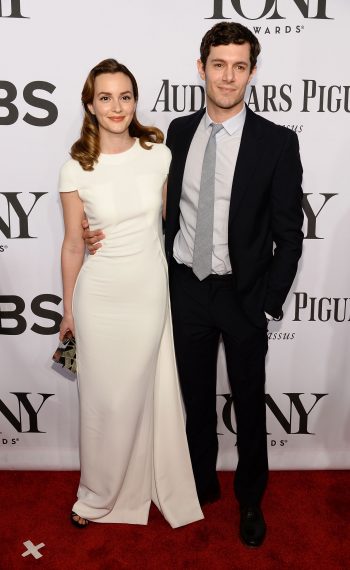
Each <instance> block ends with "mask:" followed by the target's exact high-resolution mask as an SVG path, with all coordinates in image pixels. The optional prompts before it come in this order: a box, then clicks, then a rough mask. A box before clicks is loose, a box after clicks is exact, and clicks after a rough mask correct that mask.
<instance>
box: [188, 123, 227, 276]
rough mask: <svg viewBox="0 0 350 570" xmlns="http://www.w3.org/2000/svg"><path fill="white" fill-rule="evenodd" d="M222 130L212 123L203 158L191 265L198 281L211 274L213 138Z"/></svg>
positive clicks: (214, 143) (214, 145) (214, 148)
mask: <svg viewBox="0 0 350 570" xmlns="http://www.w3.org/2000/svg"><path fill="white" fill-rule="evenodd" d="M222 128H223V126H222V125H220V124H217V125H215V124H213V123H212V131H211V134H210V137H209V140H208V143H207V146H206V149H205V153H204V158H203V166H202V175H201V184H200V190H199V200H198V209H197V223H196V234H195V238H194V249H193V264H192V271H193V273H194V274H195V275H196V276H197V277H198V279H199V280H200V281H202V280H203V279H205V278H206V277H208V275H210V274H211V266H212V253H213V230H214V194H215V163H216V139H215V136H216V133H218V132H219V131H220V130H221V129H222Z"/></svg>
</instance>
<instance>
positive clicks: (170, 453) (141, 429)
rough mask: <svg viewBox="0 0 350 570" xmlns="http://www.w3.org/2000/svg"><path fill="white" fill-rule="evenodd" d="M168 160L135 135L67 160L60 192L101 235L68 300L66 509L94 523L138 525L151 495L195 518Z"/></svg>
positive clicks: (163, 507) (179, 518)
mask: <svg viewBox="0 0 350 570" xmlns="http://www.w3.org/2000/svg"><path fill="white" fill-rule="evenodd" d="M170 160H171V155H170V151H169V150H168V148H167V147H166V146H164V145H160V144H154V145H153V146H152V148H151V149H150V150H145V149H143V148H142V147H141V145H140V144H139V140H138V139H136V141H135V143H134V145H133V146H132V147H131V148H130V149H129V150H127V151H125V152H123V153H120V154H111V155H106V154H101V155H100V157H99V160H98V163H97V164H96V165H95V168H94V170H93V171H91V172H88V171H84V170H83V169H82V168H81V166H80V165H79V163H78V162H77V161H75V160H69V161H68V162H67V163H66V164H65V165H64V166H63V167H62V170H61V174H60V184H59V190H60V192H72V191H78V193H79V196H80V198H81V200H82V201H83V203H84V208H85V212H86V215H87V217H88V220H89V224H90V228H91V229H97V228H101V229H103V231H104V233H105V236H106V237H105V239H104V240H103V244H102V248H101V249H99V250H98V251H97V252H96V254H95V255H93V256H88V257H87V259H86V261H85V263H84V264H83V267H82V269H81V271H80V273H79V276H78V279H77V282H76V286H75V291H74V295H73V314H74V320H75V327H76V340H77V358H78V360H77V366H78V384H79V398H80V463H81V479H80V484H79V489H78V500H77V502H76V503H75V504H74V506H73V510H74V511H75V512H76V513H78V514H79V515H80V516H81V517H84V518H87V519H89V520H93V521H95V522H116V523H117V522H118V523H131V524H147V520H148V513H149V508H150V503H151V501H153V502H154V503H155V504H156V505H157V506H158V508H159V509H160V511H161V512H162V513H163V515H164V517H165V519H166V520H167V521H168V522H169V523H170V525H171V526H172V527H178V526H182V525H185V524H188V523H190V522H193V521H196V520H199V519H201V518H203V514H202V511H201V509H200V506H199V503H198V499H197V495H196V490H195V483H194V479H193V473H192V467H191V462H190V457H189V452H188V446H187V440H186V434H185V427H184V417H183V411H182V404H181V397H180V392H179V384H178V378H177V371H176V363H175V356H174V348H173V340H172V327H171V315H170V305H169V294H168V283H167V263H166V260H165V257H164V252H163V246H162V234H161V194H162V186H163V183H164V181H165V179H166V176H167V173H168V169H169V164H170Z"/></svg>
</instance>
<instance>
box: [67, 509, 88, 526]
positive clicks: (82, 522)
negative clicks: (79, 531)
mask: <svg viewBox="0 0 350 570" xmlns="http://www.w3.org/2000/svg"><path fill="white" fill-rule="evenodd" d="M70 520H71V522H72V524H74V526H76V527H77V528H86V527H87V525H88V524H89V521H88V520H87V519H83V517H80V516H79V515H77V513H75V512H74V511H72V512H71V514H70Z"/></svg>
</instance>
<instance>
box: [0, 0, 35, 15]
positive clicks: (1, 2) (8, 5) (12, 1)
mask: <svg viewBox="0 0 350 570" xmlns="http://www.w3.org/2000/svg"><path fill="white" fill-rule="evenodd" d="M0 18H29V16H24V15H23V14H22V12H21V0H8V1H6V0H0Z"/></svg>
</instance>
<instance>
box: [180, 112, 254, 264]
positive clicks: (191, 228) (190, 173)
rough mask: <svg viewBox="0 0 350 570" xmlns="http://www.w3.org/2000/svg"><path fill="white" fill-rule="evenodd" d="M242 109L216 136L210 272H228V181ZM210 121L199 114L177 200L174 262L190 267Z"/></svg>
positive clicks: (240, 132) (233, 162) (238, 138)
mask: <svg viewBox="0 0 350 570" xmlns="http://www.w3.org/2000/svg"><path fill="white" fill-rule="evenodd" d="M245 117H246V109H245V106H244V107H243V109H242V111H240V112H239V113H238V115H235V116H234V117H231V118H230V119H228V120H227V121H225V122H224V123H222V125H223V127H224V128H223V129H221V131H219V132H218V134H217V135H216V166H215V202H214V231H213V254H212V273H216V274H218V275H224V274H226V273H231V272H232V268H231V263H230V258H229V252H228V243H227V240H228V217H229V209H230V200H231V191H232V181H233V175H234V172H235V167H236V161H237V156H238V151H239V145H240V142H241V136H242V130H243V125H244V121H245ZM212 123H213V121H212V120H211V118H210V117H209V115H208V113H205V114H204V115H203V118H202V120H201V122H200V123H199V125H198V128H197V130H196V132H195V134H194V137H193V139H192V142H191V146H190V148H189V151H188V155H187V160H186V166H185V171H184V177H183V183H182V193H181V200H180V229H179V231H178V233H177V235H176V236H175V240H174V257H175V259H176V261H177V262H178V263H184V264H185V265H188V266H189V267H192V260H193V248H194V239H195V232H196V221H197V208H198V199H199V190H200V181H201V173H202V164H203V158H204V152H205V148H206V146H207V143H208V140H209V136H210V133H211V124H212Z"/></svg>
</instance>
